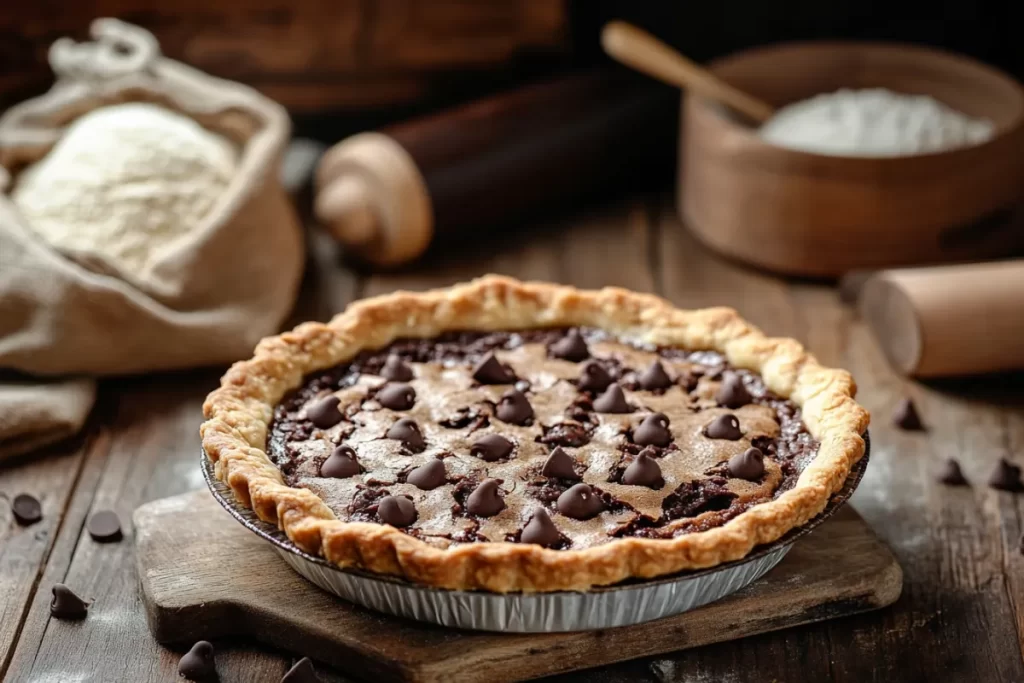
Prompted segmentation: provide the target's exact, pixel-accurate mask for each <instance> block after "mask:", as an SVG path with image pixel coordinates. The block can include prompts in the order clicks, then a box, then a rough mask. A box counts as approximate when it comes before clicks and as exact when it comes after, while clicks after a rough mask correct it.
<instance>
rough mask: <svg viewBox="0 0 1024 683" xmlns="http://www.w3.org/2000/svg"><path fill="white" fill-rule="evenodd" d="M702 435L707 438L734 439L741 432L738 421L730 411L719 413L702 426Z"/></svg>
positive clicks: (737, 437)
mask: <svg viewBox="0 0 1024 683" xmlns="http://www.w3.org/2000/svg"><path fill="white" fill-rule="evenodd" d="M704 436H706V437H708V438H709V439H728V440H729V441H736V440H737V439H739V438H740V437H741V436H743V432H741V431H740V421H739V418H737V417H736V416H735V415H733V414H732V413H725V414H724V415H719V416H718V417H716V418H715V419H714V420H712V421H711V422H710V423H709V424H708V426H706V427H705V428H704Z"/></svg>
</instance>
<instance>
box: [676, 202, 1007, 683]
mask: <svg viewBox="0 0 1024 683" xmlns="http://www.w3.org/2000/svg"><path fill="white" fill-rule="evenodd" d="M662 216H663V219H662V223H661V228H662V231H661V232H662V240H663V242H662V244H663V245H664V247H663V249H662V250H661V254H662V255H663V259H664V260H663V265H662V271H663V272H665V273H666V279H665V282H666V286H665V290H664V294H665V295H666V296H667V297H668V298H669V299H671V300H673V301H675V302H677V303H680V304H684V305H688V306H692V305H709V304H711V303H713V302H717V303H721V304H725V305H732V306H734V307H736V308H737V309H738V310H739V311H740V313H741V314H743V315H744V316H745V317H747V318H748V319H750V320H752V321H754V322H756V323H757V324H758V325H760V326H762V327H763V328H764V329H765V330H766V331H767V332H770V333H771V334H776V335H791V336H794V337H796V338H798V339H801V340H803V341H804V342H805V343H806V344H807V345H808V346H809V348H810V349H811V350H812V351H813V352H814V353H815V354H816V355H818V356H819V358H820V360H821V361H822V362H824V363H825V364H829V365H838V366H840V367H846V368H848V369H849V370H850V371H851V372H853V374H854V377H855V378H856V379H857V381H858V384H859V388H860V391H859V394H858V399H859V400H860V401H861V402H862V403H863V404H864V405H865V406H866V407H867V408H868V409H869V410H871V411H872V425H871V432H872V456H871V465H870V466H869V467H868V469H867V473H866V475H865V478H864V481H863V482H862V483H861V486H860V488H859V489H858V491H857V493H856V494H855V495H854V497H853V505H854V507H856V509H857V510H858V511H859V512H860V513H861V514H862V515H863V516H864V517H865V519H867V520H868V521H869V522H870V524H871V526H872V528H874V529H875V530H876V531H877V532H878V533H879V535H880V536H881V537H882V538H883V539H884V540H885V541H886V542H887V543H889V544H890V546H891V547H892V548H893V549H894V551H895V553H896V556H897V558H898V559H899V560H900V563H901V565H902V566H903V569H904V576H905V587H904V594H903V597H902V598H901V599H900V600H899V601H898V602H897V603H896V604H895V605H894V606H893V607H892V608H890V609H888V610H885V611H883V612H880V613H879V614H878V615H876V616H872V617H853V618H851V619H845V620H841V621H836V622H833V623H830V624H826V625H823V626H821V627H818V628H798V629H793V630H790V631H786V632H781V633H778V634H771V635H767V636H759V637H757V638H756V639H754V640H749V641H746V642H745V643H743V644H742V647H741V646H740V645H738V644H721V645H716V646H714V647H711V648H703V649H701V650H697V651H694V652H692V653H686V654H684V655H683V656H682V657H676V656H671V657H669V658H668V659H669V660H671V663H668V662H665V663H664V664H663V665H662V666H664V667H666V668H667V670H670V671H672V672H675V673H673V674H672V675H670V676H667V677H666V679H667V680H684V678H683V674H682V672H683V671H686V672H688V675H693V676H694V677H695V678H697V680H705V678H701V677H706V680H722V679H726V680H727V679H728V677H729V676H730V675H734V674H735V672H736V671H745V672H747V673H745V675H744V678H743V680H750V681H765V682H767V681H774V680H793V678H794V673H793V672H794V671H796V670H799V669H802V672H803V673H801V674H799V676H798V677H797V680H809V681H810V680H823V679H824V680H837V681H861V680H886V681H888V680H893V681H896V680H898V681H924V680H957V681H959V680H993V681H995V680H999V681H1002V680H1021V679H1022V677H1024V671H1022V669H1021V667H1022V662H1021V655H1020V652H1021V650H1020V647H1021V642H1020V639H1019V636H1018V631H1017V628H1016V624H1015V621H1016V620H1017V619H1018V618H1019V617H1016V616H1015V614H1018V613H1017V612H1015V610H1014V608H1013V607H1011V605H1012V604H1019V603H1021V602H1022V601H1021V600H1020V599H1019V596H1020V595H1021V586H1020V582H1019V581H1017V580H1016V579H1015V578H1011V577H1012V574H1011V573H1010V572H1009V571H1008V569H1011V568H1015V567H1017V566H1018V565H1019V551H1018V550H1017V548H1016V543H1015V541H1016V539H1013V538H1011V537H1010V536H1011V535H1012V534H1015V533H1016V531H1017V528H1018V526H1019V522H1018V520H1019V513H1018V512H1017V511H1016V508H1017V506H1019V505H1020V502H1019V501H1018V500H1016V499H1015V497H1014V496H1013V495H1012V494H1003V493H997V492H994V491H991V490H989V489H987V487H986V486H985V481H986V480H987V478H988V475H989V472H990V470H991V468H992V466H993V465H994V464H995V461H996V460H997V459H998V457H1001V456H1003V457H1008V458H1011V459H1013V458H1014V456H1016V458H1017V462H1019V457H1020V453H1021V450H1020V448H1019V445H1020V444H1019V441H1018V442H1016V443H1017V446H1018V448H1017V450H1016V451H1014V450H1012V449H1011V447H1010V446H1011V444H1010V443H1009V442H1008V430H1007V429H1006V427H1005V425H1006V424H1007V423H1012V424H1019V421H1020V420H1021V419H1022V417H1024V410H1022V401H1021V399H1020V395H1021V394H1020V392H1021V388H1022V384H1021V381H1020V380H1021V378H1017V377H1012V376H1011V377H1008V378H1004V379H1003V380H996V381H992V380H989V381H985V380H973V381H968V382H964V383H959V384H957V383H950V384H947V385H944V386H939V387H938V388H933V387H928V386H923V385H919V384H913V383H910V382H907V381H906V380H904V379H902V378H900V377H899V376H898V375H897V374H896V373H895V372H894V371H893V370H892V369H891V368H890V367H889V365H888V364H887V362H886V361H885V358H884V356H883V354H882V352H881V350H880V349H879V347H878V346H877V344H876V343H875V341H874V339H873V338H872V336H871V334H870V333H869V331H868V330H867V328H866V326H865V325H864V324H863V323H862V322H860V321H859V320H857V319H856V317H855V316H854V314H853V312H852V311H851V310H850V309H848V308H846V307H844V306H842V305H841V304H840V303H839V299H838V294H837V293H836V292H835V290H833V289H832V288H829V287H823V286H819V285H814V284H807V283H784V282H782V281H780V280H778V279H775V278H772V277H769V276H765V275H761V274H757V273H753V272H751V271H749V270H745V269H743V268H741V267H740V266H737V265H734V264H731V263H727V262H725V261H722V260H721V259H718V258H715V257H714V256H712V255H711V254H710V252H709V251H708V250H707V249H706V248H704V247H703V246H702V245H701V244H699V243H698V242H697V241H696V240H695V239H694V238H693V236H692V235H690V234H689V233H687V232H685V231H684V230H683V229H682V226H680V225H679V221H678V220H677V219H676V218H675V217H674V216H671V215H669V213H668V212H665V213H663V214H662ZM904 395H911V396H913V398H914V400H915V401H916V402H917V404H918V407H919V408H920V410H921V412H922V414H923V415H924V418H925V421H926V422H927V423H928V424H929V426H930V431H928V432H926V433H905V432H901V431H900V430H898V429H896V428H895V427H893V426H892V424H891V423H890V420H889V415H890V412H891V410H892V408H893V407H894V406H895V404H896V402H897V401H898V400H899V399H900V398H901V397H903V396H904ZM1018 438H1019V437H1018ZM948 457H956V458H957V459H959V461H960V462H961V463H962V465H963V467H964V471H965V472H966V474H967V476H968V478H969V479H970V480H971V482H972V483H973V488H972V489H951V488H948V487H945V486H943V485H942V484H939V483H938V482H936V481H935V478H934V477H935V475H936V472H937V470H938V468H939V467H940V466H941V464H942V462H943V461H944V460H945V459H946V458H948ZM1000 520H1007V521H1002V522H1001V521H1000ZM1004 565H1005V567H1004ZM1014 587H1015V588H1014ZM1012 595H1016V596H1018V597H1017V598H1016V599H1015V600H1011V599H1010V598H1011V596H1012ZM937 634H941V635H937ZM755 643H756V645H755ZM865 652H870V653H871V656H870V657H863V656H861V655H858V654H857V653H862V654H863V653H865ZM911 653H913V654H911ZM812 672H815V673H812Z"/></svg>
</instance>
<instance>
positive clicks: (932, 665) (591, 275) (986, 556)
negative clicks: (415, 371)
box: [0, 196, 1024, 683]
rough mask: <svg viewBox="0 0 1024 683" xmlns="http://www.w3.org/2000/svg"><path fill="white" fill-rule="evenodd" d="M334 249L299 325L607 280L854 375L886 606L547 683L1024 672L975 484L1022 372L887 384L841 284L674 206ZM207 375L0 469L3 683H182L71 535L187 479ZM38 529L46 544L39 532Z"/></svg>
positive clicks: (868, 512)
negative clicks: (473, 282) (897, 589)
mask: <svg viewBox="0 0 1024 683" xmlns="http://www.w3.org/2000/svg"><path fill="white" fill-rule="evenodd" d="M335 251H336V250H335V249H334V248H333V245H331V244H330V243H329V242H327V241H326V240H323V239H322V238H318V241H317V243H316V245H315V249H314V255H315V258H313V259H312V260H311V263H312V269H311V271H310V274H309V275H308V276H307V281H306V283H305V287H304V294H303V296H302V299H301V301H300V303H299V305H298V307H297V309H296V313H295V316H293V321H294V322H298V321H299V320H303V319H326V318H327V317H329V316H330V315H331V314H333V313H335V312H337V311H339V310H341V309H342V308H343V307H344V305H345V304H346V303H347V302H348V300H350V298H352V297H355V296H363V295H367V294H374V293H382V292H387V291H391V290H393V289H395V288H397V287H405V288H410V289H423V288H426V287H431V286H441V285H445V284H450V283H452V282H455V281H459V280H464V279H467V278H469V277H473V276H475V275H479V274H482V273H484V272H503V273H508V274H511V275H516V276H519V277H526V278H548V279H554V280H559V281H563V282H567V283H570V284H577V285H583V286H598V285H602V284H618V285H623V286H628V287H633V288H635V289H638V290H644V291H654V292H657V293H660V294H662V295H664V296H666V297H667V298H669V299H671V300H672V301H674V302H676V303H677V304H680V305H685V306H703V305H718V304H725V305H732V306H735V307H736V308H738V309H739V310H740V312H741V313H743V314H744V315H745V316H746V317H748V318H749V319H750V320H752V321H753V322H755V323H756V324H758V325H760V326H762V327H763V328H764V329H765V330H766V331H767V332H769V333H772V334H784V335H793V336H795V337H797V338H799V339H801V340H803V341H805V342H806V343H807V345H808V346H809V347H810V348H811V350H812V351H814V352H815V353H816V354H818V355H819V356H820V357H821V359H822V360H823V361H824V362H825V363H828V364H836V365H840V366H844V367H847V368H849V369H850V370H851V371H852V372H853V373H854V375H855V377H856V379H857V381H858V383H859V384H860V396H859V398H860V400H861V401H862V402H863V403H864V405H866V406H867V407H868V408H869V409H871V410H872V411H873V413H874V423H873V426H872V434H873V437H874V438H873V447H874V451H873V455H872V461H871V466H870V467H869V468H868V472H867V476H866V478H865V481H864V483H863V484H862V486H861V488H860V490H859V491H858V493H857V495H856V496H855V497H854V506H855V507H856V508H857V509H858V511H859V512H860V513H861V514H862V515H863V516H864V517H865V518H866V519H867V520H868V521H869V522H870V524H871V525H872V527H873V528H874V529H875V531H876V532H877V533H878V534H879V536H881V537H882V538H883V539H884V540H885V541H886V542H887V543H888V544H889V545H890V546H891V547H892V548H893V550H894V552H895V554H896V556H897V558H898V559H899V561H900V563H901V564H902V565H903V568H904V581H905V588H904V592H903V596H902V597H901V598H900V600H899V601H898V602H897V603H896V604H895V605H893V606H891V607H889V608H886V609H884V610H881V611H879V612H877V613H872V614H866V615H862V616H853V617H849V618H846V619H842V620H836V621H833V622H829V623H825V624H817V625H811V626H798V627H796V628H792V629H788V630H785V631H779V632H775V633H769V634H763V635H757V636H752V637H750V638H746V639H744V640H743V641H741V642H735V643H719V644H717V645H710V646H706V647H701V648H697V649H693V650H686V651H682V652H678V653H674V654H669V655H658V656H655V657H648V658H645V659H640V660H636V661H632V662H627V663H622V664H616V665H611V666H607V667H602V668H601V669H598V670H594V671H589V672H586V673H585V674H565V675H561V676H558V677H557V680H558V681H561V682H562V683H568V682H573V681H579V682H582V681H587V682H588V683H589V682H591V681H593V682H597V683H618V682H623V683H624V682H626V681H665V682H668V681H671V682H675V683H682V682H684V681H687V682H700V683H703V682H705V681H708V682H710V681H716V682H717V681H753V682H754V683H758V682H761V681H764V682H768V681H787V682H790V681H796V682H800V681H807V682H817V681H823V680H834V681H862V680H877V681H931V680H941V681H944V682H945V681H969V682H970V683H980V682H986V683H987V682H988V681H1018V680H1024V660H1022V656H1021V645H1022V639H1021V636H1020V633H1022V631H1021V627H1022V625H1024V620H1022V614H1024V612H1022V606H1024V556H1022V555H1021V554H1020V550H1019V541H1020V537H1019V534H1020V533H1021V532H1022V531H1024V507H1022V505H1024V497H1022V496H1019V495H1018V496H1014V495H1013V494H1008V493H997V492H994V491H992V490H990V489H988V488H987V487H986V486H985V480H986V479H987V478H988V475H989V472H990V471H991V469H992V467H993V466H994V464H995V462H996V460H997V459H998V458H999V457H1007V458H1009V459H1011V460H1012V461H1014V462H1017V463H1018V464H1020V463H1021V459H1022V456H1024V376H1022V375H1011V376H1006V377H1003V378H982V379H977V380H966V381H960V382H955V383H932V384H929V385H924V384H919V383H914V382H907V381H906V380H903V379H901V378H899V377H898V376H896V375H895V374H894V373H893V372H892V371H891V370H890V369H889V367H888V365H887V364H886V362H885V359H884V358H883V356H882V354H881V352H880V351H879V349H878V347H877V345H876V344H875V342H874V340H873V339H872V338H871V337H870V335H869V333H868V331H867V330H866V329H865V328H864V326H863V325H862V324H861V323H860V322H859V321H858V320H856V318H855V317H854V316H853V314H852V313H851V312H850V311H849V310H848V309H846V308H844V307H842V306H841V305H840V303H839V302H838V298H837V296H836V294H835V290H834V289H833V288H831V287H829V286H826V285H822V284H814V283H801V282H796V283H794V282H785V281H782V280H778V279H776V278H774V277H771V276H769V275H765V274H763V273H758V272H755V271H751V270H747V269H744V268H742V267H740V266H737V265H735V264H732V263H729V262H726V261H722V260H721V259H719V258H717V257H715V256H714V255H712V254H710V253H709V252H708V251H707V250H706V249H704V248H703V247H701V246H700V245H699V244H697V243H696V242H694V241H693V240H692V239H691V238H690V237H688V236H687V235H686V234H685V232H684V231H683V228H682V226H681V225H680V224H679V221H678V220H677V219H676V218H675V215H674V209H673V206H672V202H671V200H670V199H669V198H667V197H660V196H659V197H637V198H633V199H627V200H617V201H614V202H612V203H611V204H609V205H605V206H594V207H588V208H587V209H585V210H581V211H579V212H578V213H577V214H575V215H574V216H566V217H561V218H557V219H552V220H551V221H549V222H539V223H538V224H537V225H535V226H533V227H531V228H530V229H529V230H524V231H522V232H512V231H509V232H507V233H506V234H502V235H495V236H489V237H488V239H486V240H479V242H478V243H475V244H465V245H458V246H456V247H449V248H447V250H446V251H443V252H438V253H431V254H430V255H429V257H428V258H427V259H425V260H424V262H422V263H421V264H418V265H417V266H415V267H413V268H410V269H407V270H405V271H401V272H395V273H388V274H375V275H369V276H368V275H364V274H360V273H359V271H353V270H350V269H348V268H347V267H346V266H345V265H344V262H343V261H342V260H340V258H339V256H338V254H337V253H335ZM217 374H218V371H216V370H214V371H210V372H197V373H185V374H179V375H160V376H156V377H153V378H149V379H139V380H132V381H118V382H111V383H106V384H105V385H104V386H103V389H102V398H101V404H102V405H101V408H102V410H101V412H100V414H99V416H98V419H96V420H94V423H93V424H91V425H90V427H89V433H88V434H87V435H86V438H85V441H84V443H85V446H84V448H81V449H79V450H75V449H70V450H68V451H62V453H63V454H60V453H56V454H54V455H50V456H47V457H43V458H40V459H34V460H30V461H22V462H20V463H13V464H7V465H5V466H3V467H2V468H0V492H3V493H4V494H5V495H8V496H10V495H13V494H16V493H20V492H21V491H22V490H31V492H33V493H36V494H37V495H40V496H42V497H43V499H44V502H45V504H46V506H47V515H48V519H47V520H44V522H43V523H41V524H42V525H43V526H39V525H37V527H36V528H30V529H29V530H28V531H29V532H31V535H28V536H26V535H25V531H26V530H23V529H20V528H15V527H12V526H11V525H10V524H9V523H8V520H7V518H6V517H3V516H2V515H4V514H6V513H5V512H0V524H3V523H6V526H0V586H2V587H3V588H7V587H11V588H12V590H11V591H9V592H8V591H5V592H3V593H0V616H2V620H0V666H3V664H2V663H3V662H6V663H7V668H6V671H5V670H4V669H0V677H3V675H4V674H5V675H6V678H5V679H4V680H10V681H17V682H19V683H20V682H22V681H25V682H32V683H36V682H38V681H56V680H73V679H71V678H66V677H63V678H62V677H61V676H64V673H63V672H74V673H75V675H76V676H78V677H79V678H76V679H74V680H84V681H102V682H104V683H106V682H108V681H121V680H126V681H133V682H134V681H139V682H143V683H144V682H147V681H168V680H175V677H174V666H175V663H176V660H177V657H178V656H179V654H180V651H178V650H168V649H166V648H163V647H162V646H159V645H157V644H156V643H155V641H154V640H153V639H152V636H150V635H149V633H148V631H147V630H146V627H145V624H144V620H143V618H142V606H141V602H140V598H139V594H138V592H137V588H136V586H135V581H136V578H135V576H136V575H135V569H134V557H133V556H132V553H131V552H130V550H129V549H128V548H129V545H128V543H129V542H128V541H125V542H124V543H123V544H122V545H121V546H114V547H96V546H95V545H94V544H92V542H91V540H89V538H88V536H87V535H85V534H84V533H83V530H82V527H83V524H84V520H85V518H86V514H87V513H88V512H89V511H90V510H93V509H97V508H98V507H102V506H113V507H114V508H115V509H117V510H118V512H119V513H120V514H121V515H122V520H123V521H125V522H126V523H127V520H128V519H129V513H130V512H131V510H132V509H133V508H134V507H135V506H136V505H138V504H141V503H143V502H146V501H150V500H155V499H157V498H162V497H165V496H167V495H170V494H173V493H177V492H181V491H186V490H188V489H190V488H199V487H201V485H202V482H201V480H200V479H199V477H198V469H197V468H196V466H195V459H196V448H197V446H198V436H197V434H196V427H197V425H198V422H199V406H200V404H201V401H202V398H203V397H204V396H205V393H206V392H207V391H208V390H209V388H210V387H211V386H213V384H214V383H215V381H216V377H217ZM904 395H911V396H913V397H914V398H915V399H916V400H917V401H918V402H919V407H920V409H921V412H922V414H923V417H924V419H925V421H926V422H927V423H928V424H929V426H930V430H929V431H928V432H926V433H921V434H915V433H903V432H899V431H898V430H896V429H894V428H893V427H891V426H890V424H889V412H890V410H891V409H892V407H893V405H894V404H895V403H896V401H897V400H898V399H899V398H901V397H903V396H904ZM950 456H953V457H957V458H958V459H959V460H960V461H961V463H962V464H963V467H964V471H965V473H966V475H967V476H968V478H969V479H970V480H971V482H972V487H971V488H965V489H950V488H947V487H944V486H942V485H941V484H938V483H936V481H935V480H934V472H935V470H936V468H937V467H938V466H939V465H940V464H941V462H942V461H943V460H944V459H945V458H946V457H950ZM2 507H3V506H0V509H2ZM40 530H43V531H45V533H46V536H47V539H45V540H40V539H36V538H34V537H33V536H34V534H36V533H37V532H38V531H40ZM12 543H14V544H17V545H16V546H15V545H12ZM13 547H17V548H18V550H17V552H14V551H13V550H11V548H13ZM26 574H27V575H26ZM64 580H66V581H69V582H71V583H72V584H75V587H76V588H78V589H80V590H82V591H83V592H84V593H86V594H87V595H90V596H91V597H97V598H99V599H102V604H103V605H105V606H104V607H102V608H98V611H97V612H96V613H95V614H94V615H93V616H96V617H102V618H96V619H90V620H89V621H88V622H86V624H81V625H69V624H67V623H63V622H54V621H52V620H51V619H49V616H48V611H47V608H48V603H49V590H50V586H52V584H53V583H54V582H56V581H64ZM98 604H100V603H98ZM86 626H87V628H83V627H86ZM94 629H95V630H94ZM217 647H218V652H219V653H220V656H219V659H218V666H219V670H220V673H221V680H222V681H271V682H273V681H276V680H279V679H280V676H281V674H282V672H283V671H284V670H285V669H286V668H287V667H288V666H289V665H290V663H291V662H292V661H293V660H292V658H291V657H290V656H288V655H286V654H284V653H282V652H274V651H271V650H267V649H265V648H261V647H258V646H256V645H254V644H253V643H252V642H251V641H247V640H227V641H223V642H221V641H218V643H217ZM3 648H7V649H6V651H5V650H4V649H3ZM318 670H319V671H320V672H321V675H322V676H323V678H324V680H325V681H344V680H347V679H346V678H345V677H344V676H343V675H341V674H339V673H337V672H333V671H331V670H330V669H329V667H328V666H327V665H326V664H319V665H318ZM68 675H70V673H69V674H68ZM55 676H57V678H54V677H55ZM495 680H499V679H498V678H496V679H495Z"/></svg>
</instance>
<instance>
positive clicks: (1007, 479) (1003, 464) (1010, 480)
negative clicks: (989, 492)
mask: <svg viewBox="0 0 1024 683" xmlns="http://www.w3.org/2000/svg"><path fill="white" fill-rule="evenodd" d="M988 485H989V486H991V487H992V488H994V489H999V490H1000V491H1021V490H1024V484H1022V483H1021V480H1020V467H1018V466H1017V465H1014V464H1012V463H1010V462H1007V461H1006V459H1005V458H1000V459H999V464H998V465H996V468H995V470H993V471H992V476H991V477H989V479H988Z"/></svg>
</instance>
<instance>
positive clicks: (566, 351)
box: [548, 328, 590, 363]
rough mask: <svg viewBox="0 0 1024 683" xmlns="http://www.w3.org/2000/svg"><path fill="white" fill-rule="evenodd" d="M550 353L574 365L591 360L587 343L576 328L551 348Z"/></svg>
mask: <svg viewBox="0 0 1024 683" xmlns="http://www.w3.org/2000/svg"><path fill="white" fill-rule="evenodd" d="M548 353H550V354H551V355H552V356H554V357H555V358H561V359H562V360H570V361H572V362H574V363H578V362H580V361H581V360H586V359H587V358H590V349H588V348H587V342H586V341H584V340H583V335H581V334H580V331H579V330H577V329H576V328H573V329H571V330H569V331H568V332H566V333H565V336H564V337H562V338H561V339H559V340H558V341H556V342H555V343H554V344H552V345H551V346H549V347H548Z"/></svg>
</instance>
